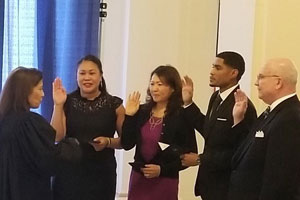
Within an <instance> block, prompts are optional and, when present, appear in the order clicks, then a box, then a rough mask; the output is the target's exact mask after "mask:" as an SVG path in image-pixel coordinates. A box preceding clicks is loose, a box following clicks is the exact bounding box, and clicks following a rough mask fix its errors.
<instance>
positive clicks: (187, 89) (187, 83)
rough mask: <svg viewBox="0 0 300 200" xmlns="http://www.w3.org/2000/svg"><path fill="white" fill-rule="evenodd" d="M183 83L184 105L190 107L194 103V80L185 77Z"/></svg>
mask: <svg viewBox="0 0 300 200" xmlns="http://www.w3.org/2000/svg"><path fill="white" fill-rule="evenodd" d="M181 81H182V99H183V102H184V105H189V104H191V103H192V102H193V94H194V84H193V80H192V79H191V78H190V77H188V76H184V77H183V79H182V80H181Z"/></svg>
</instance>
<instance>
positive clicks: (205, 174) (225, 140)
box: [182, 51, 256, 200]
mask: <svg viewBox="0 0 300 200" xmlns="http://www.w3.org/2000/svg"><path fill="white" fill-rule="evenodd" d="M244 71H245V62H244V59H243V57H242V56H241V55H240V54H238V53H236V52H231V51H226V52H222V53H219V54H218V55H217V56H216V58H215V61H214V63H213V64H212V69H211V72H210V83H209V85H210V86H212V87H219V90H217V91H216V92H214V93H213V94H212V96H211V98H210V101H209V105H208V110H207V113H206V115H204V114H202V113H201V111H200V109H199V108H198V107H197V106H196V104H194V103H192V97H193V82H192V80H191V79H190V78H189V77H185V79H184V80H183V98H184V103H185V105H187V107H186V109H185V114H186V117H187V118H188V119H189V121H190V122H191V123H192V126H193V127H195V128H196V129H197V130H198V131H199V132H200V134H201V135H202V136H203V137H204V140H205V147H204V151H203V153H202V154H200V155H198V154H195V153H188V154H184V155H182V165H184V166H195V165H199V171H198V176H197V180H196V184H195V194H196V196H199V195H200V196H201V198H202V199H203V200H227V196H228V194H227V192H228V186H229V178H230V173H231V159H232V155H233V154H234V152H235V150H236V149H237V147H238V145H239V144H240V142H241V141H242V140H243V139H244V138H245V137H246V135H245V134H243V133H237V134H236V133H234V132H232V126H233V116H232V111H233V106H234V104H235V100H234V93H235V92H236V90H237V89H239V84H238V82H239V80H240V78H241V77H242V75H243V73H244ZM255 119H256V111H255V108H254V106H253V104H252V103H251V102H249V106H248V108H247V112H246V114H245V124H248V125H249V126H250V125H252V123H253V122H254V120H255Z"/></svg>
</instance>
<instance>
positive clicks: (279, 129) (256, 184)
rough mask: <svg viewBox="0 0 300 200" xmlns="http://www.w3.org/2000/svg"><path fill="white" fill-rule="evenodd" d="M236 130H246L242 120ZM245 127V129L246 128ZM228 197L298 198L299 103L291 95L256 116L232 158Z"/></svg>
mask: <svg viewBox="0 0 300 200" xmlns="http://www.w3.org/2000/svg"><path fill="white" fill-rule="evenodd" d="M235 128H236V130H237V131H242V130H245V128H244V127H243V124H242V122H241V123H240V124H239V125H237V126H236V127H235ZM246 130H247V129H246ZM232 166H233V171H232V175H231V185H230V189H229V199H230V200H296V199H300V196H299V194H300V193H299V192H300V191H299V189H300V103H299V100H298V98H297V96H293V97H291V98H289V99H287V100H285V101H283V102H281V103H280V104H279V105H277V106H276V107H275V108H274V110H272V111H271V113H270V114H269V115H268V117H267V118H266V119H264V116H263V114H262V115H261V116H260V117H259V118H258V120H257V121H256V123H255V124H254V126H253V128H252V129H251V131H250V134H249V136H248V138H247V140H246V141H245V143H244V144H243V145H242V146H241V147H240V148H239V149H238V151H237V152H236V154H235V155H234V157H233V160H232Z"/></svg>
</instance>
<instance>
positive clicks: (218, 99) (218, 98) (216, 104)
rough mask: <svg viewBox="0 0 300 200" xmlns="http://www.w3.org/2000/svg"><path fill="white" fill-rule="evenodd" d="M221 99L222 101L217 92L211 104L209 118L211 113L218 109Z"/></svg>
mask: <svg viewBox="0 0 300 200" xmlns="http://www.w3.org/2000/svg"><path fill="white" fill-rule="evenodd" d="M221 101H222V98H221V96H220V94H218V95H217V97H216V98H215V100H214V103H213V105H212V108H211V111H210V115H209V118H211V116H212V115H213V113H214V112H216V111H217V110H218V108H219V105H220V103H221Z"/></svg>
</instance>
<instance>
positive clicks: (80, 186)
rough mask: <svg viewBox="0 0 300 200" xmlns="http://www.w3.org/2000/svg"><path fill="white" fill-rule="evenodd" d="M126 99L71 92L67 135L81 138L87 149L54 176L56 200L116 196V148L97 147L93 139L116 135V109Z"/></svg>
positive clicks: (109, 197)
mask: <svg viewBox="0 0 300 200" xmlns="http://www.w3.org/2000/svg"><path fill="white" fill-rule="evenodd" d="M121 104H122V99H120V98H118V97H114V96H111V95H109V94H101V95H99V96H98V97H97V98H95V99H94V100H87V99H85V98H83V97H81V96H80V92H79V91H78V90H76V91H74V92H73V93H71V94H69V95H68V97H67V101H66V103H65V106H64V110H65V114H66V128H67V132H66V137H74V138H77V139H78V141H79V142H80V144H81V146H82V149H83V156H82V160H81V162H80V163H79V164H76V165H74V164H73V165H69V166H65V168H64V170H61V171H60V173H59V174H57V175H56V177H55V179H54V184H53V189H54V199H55V200H102V199H103V200H113V199H115V190H116V160H115V157H114V150H113V149H110V148H105V149H104V150H102V151H99V152H97V151H95V150H94V148H93V147H92V146H91V145H90V144H89V141H91V140H93V139H94V138H95V137H98V136H105V137H113V135H114V134H115V131H116V119H117V116H116V109H117V108H118V107H119V106H120V105H121Z"/></svg>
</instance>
